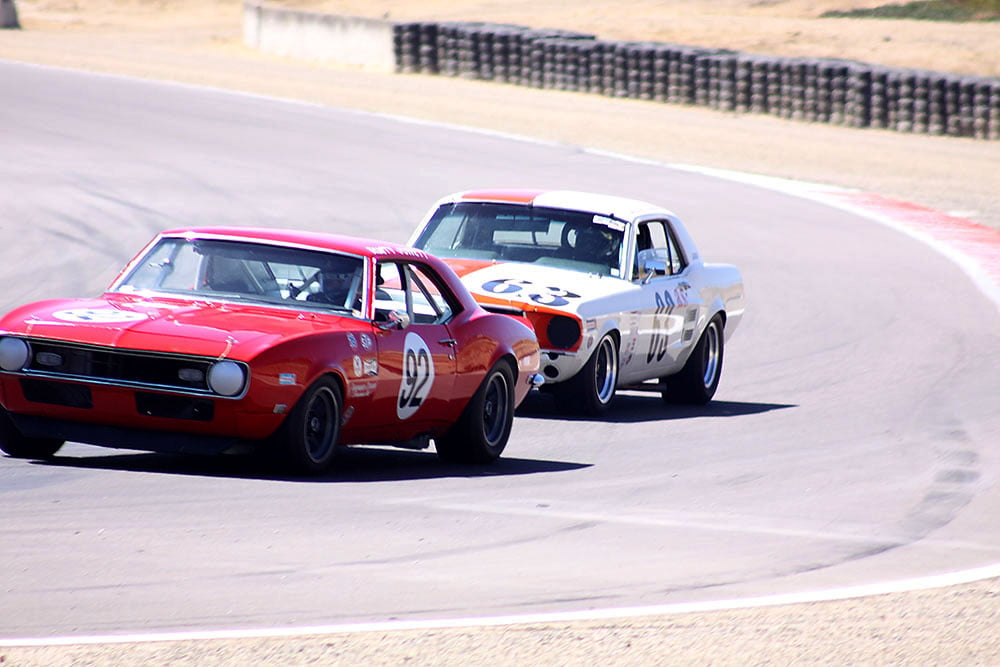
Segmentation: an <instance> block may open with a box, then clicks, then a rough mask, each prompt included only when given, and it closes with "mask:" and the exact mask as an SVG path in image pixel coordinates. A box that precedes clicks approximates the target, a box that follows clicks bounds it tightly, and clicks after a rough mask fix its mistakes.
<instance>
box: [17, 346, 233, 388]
mask: <svg viewBox="0 0 1000 667" xmlns="http://www.w3.org/2000/svg"><path fill="white" fill-rule="evenodd" d="M28 342H29V344H30V345H31V359H30V361H29V364H28V366H27V367H26V368H25V369H24V371H25V372H26V373H28V374H29V375H42V376H46V377H52V378H60V379H73V380H85V381H90V382H99V383H103V384H114V385H123V386H131V387H146V388H155V389H164V390H173V391H181V392H184V393H195V394H211V393H212V392H211V390H210V389H209V388H208V382H207V377H208V370H209V368H210V367H211V366H212V364H213V363H214V361H215V360H214V359H205V358H204V357H188V356H183V355H172V354H163V353H156V352H140V351H132V350H128V351H125V350H117V349H113V348H103V347H96V346H86V345H76V344H72V343H62V342H53V341H47V340H45V341H43V340H30V341H28Z"/></svg>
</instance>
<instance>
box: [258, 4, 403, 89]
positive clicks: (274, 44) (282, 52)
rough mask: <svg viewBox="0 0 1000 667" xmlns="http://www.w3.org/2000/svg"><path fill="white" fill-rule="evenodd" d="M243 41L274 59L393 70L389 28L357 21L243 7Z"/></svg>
mask: <svg viewBox="0 0 1000 667" xmlns="http://www.w3.org/2000/svg"><path fill="white" fill-rule="evenodd" d="M243 42H244V44H246V45H247V46H249V47H251V48H254V49H259V50H261V51H263V52H265V53H273V54H275V55H279V56H287V57H291V58H301V59H303V60H316V61H322V62H331V63H338V64H342V65H354V66H359V67H363V68H366V69H374V70H380V71H386V72H388V71H393V70H394V69H395V68H396V59H395V55H394V49H393V24H392V23H391V22H390V21H381V20H379V19H367V18H357V17H352V16H337V15H333V14H322V13H319V12H308V11H303V10H295V9H286V8H283V7H269V6H267V5H266V4H264V3H261V2H252V1H250V0H247V1H246V2H244V4H243Z"/></svg>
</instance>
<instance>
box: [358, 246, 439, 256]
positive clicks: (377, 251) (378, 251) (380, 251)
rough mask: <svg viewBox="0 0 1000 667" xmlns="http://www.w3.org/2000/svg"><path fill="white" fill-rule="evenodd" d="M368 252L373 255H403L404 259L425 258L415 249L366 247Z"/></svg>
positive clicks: (425, 254)
mask: <svg viewBox="0 0 1000 667" xmlns="http://www.w3.org/2000/svg"><path fill="white" fill-rule="evenodd" d="M367 250H368V252H370V253H371V254H373V255H403V256H404V257H418V258H421V259H422V258H424V257H427V253H425V252H424V251H423V250H417V249H416V248H405V247H392V246H387V245H376V246H368V248H367Z"/></svg>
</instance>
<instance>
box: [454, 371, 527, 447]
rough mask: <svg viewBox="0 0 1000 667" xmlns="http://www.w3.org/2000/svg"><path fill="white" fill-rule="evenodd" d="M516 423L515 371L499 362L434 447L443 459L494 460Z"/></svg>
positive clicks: (505, 444)
mask: <svg viewBox="0 0 1000 667" xmlns="http://www.w3.org/2000/svg"><path fill="white" fill-rule="evenodd" d="M513 423H514V373H513V371H512V370H511V369H510V366H508V365H507V364H506V363H504V362H500V363H498V364H496V365H495V366H494V367H493V368H491V369H490V372H489V373H487V374H486V379H485V380H483V383H482V384H481V385H480V386H479V389H477V390H476V393H475V394H473V396H472V399H471V400H470V401H469V404H468V405H466V406H465V410H463V411H462V416H461V417H459V419H458V421H457V422H455V424H454V425H453V426H452V427H451V428H450V429H448V431H447V432H446V433H445V434H444V435H442V436H441V437H439V438H435V439H434V447H435V448H436V449H437V453H438V456H439V457H440V458H441V460H443V461H449V462H452V463H491V462H493V461H495V460H496V459H497V458H499V456H500V454H501V452H503V450H504V448H505V447H506V446H507V440H508V439H509V438H510V430H511V426H512V425H513Z"/></svg>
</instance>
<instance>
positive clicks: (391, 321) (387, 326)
mask: <svg viewBox="0 0 1000 667" xmlns="http://www.w3.org/2000/svg"><path fill="white" fill-rule="evenodd" d="M383 313H384V319H383V318H382V317H381V316H382V314H383ZM375 326H377V327H378V328H379V329H382V330H383V331H391V330H392V329H405V328H406V327H408V326H410V314H409V313H407V312H406V311H405V310H388V311H379V312H378V313H377V314H376V317H375Z"/></svg>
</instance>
